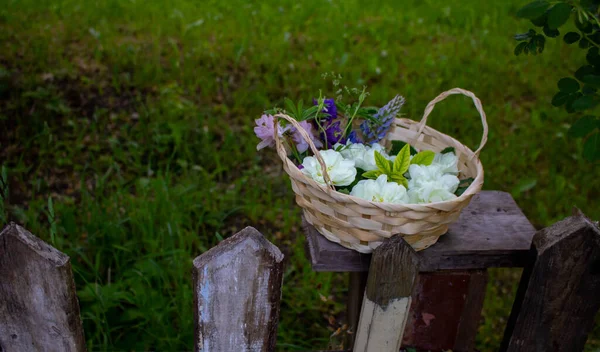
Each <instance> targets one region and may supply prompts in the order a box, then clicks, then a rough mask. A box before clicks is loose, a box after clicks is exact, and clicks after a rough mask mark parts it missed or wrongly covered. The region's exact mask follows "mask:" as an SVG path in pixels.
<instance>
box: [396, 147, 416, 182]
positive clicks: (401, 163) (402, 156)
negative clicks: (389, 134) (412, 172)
mask: <svg viewBox="0 0 600 352" xmlns="http://www.w3.org/2000/svg"><path fill="white" fill-rule="evenodd" d="M415 157H416V156H415ZM409 166H410V145H408V144H407V145H405V146H404V147H403V148H402V150H400V152H399V153H398V155H396V160H394V167H393V171H394V173H400V175H402V174H404V173H405V172H406V171H408V167H409Z"/></svg>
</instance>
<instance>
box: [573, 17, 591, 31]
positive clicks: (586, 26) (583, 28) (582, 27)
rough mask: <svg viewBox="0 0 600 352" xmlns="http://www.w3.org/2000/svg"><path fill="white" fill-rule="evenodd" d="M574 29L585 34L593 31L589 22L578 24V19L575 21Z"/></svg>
mask: <svg viewBox="0 0 600 352" xmlns="http://www.w3.org/2000/svg"><path fill="white" fill-rule="evenodd" d="M575 27H577V29H579V30H580V31H581V32H583V33H585V34H590V33H592V30H593V27H592V24H591V23H590V22H588V21H585V22H579V19H577V20H575Z"/></svg>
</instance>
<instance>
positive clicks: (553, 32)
mask: <svg viewBox="0 0 600 352" xmlns="http://www.w3.org/2000/svg"><path fill="white" fill-rule="evenodd" d="M543 31H544V34H545V35H546V37H548V38H556V37H558V36H559V35H560V31H559V30H558V29H556V28H550V27H548V26H544V29H543Z"/></svg>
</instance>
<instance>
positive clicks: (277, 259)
mask: <svg viewBox="0 0 600 352" xmlns="http://www.w3.org/2000/svg"><path fill="white" fill-rule="evenodd" d="M193 279H194V322H195V332H194V333H195V346H194V348H195V350H196V351H202V352H221V351H222V352H230V351H239V352H243V351H253V352H254V351H257V352H258V351H274V350H275V340H276V337H277V324H278V322H279V302H280V300H281V285H282V282H283V254H282V253H281V251H279V249H278V248H277V247H275V246H274V245H273V244H271V243H270V242H269V241H267V240H266V239H265V238H264V237H263V236H262V234H261V233H260V232H258V231H257V230H255V229H254V228H252V227H247V228H245V229H243V230H242V231H240V232H238V233H237V234H235V235H233V236H232V237H230V238H228V239H226V240H224V241H223V242H221V243H220V244H219V245H218V246H216V247H214V248H212V249H210V250H209V251H207V252H205V253H204V254H202V255H200V256H199V257H197V258H196V259H195V260H194V269H193Z"/></svg>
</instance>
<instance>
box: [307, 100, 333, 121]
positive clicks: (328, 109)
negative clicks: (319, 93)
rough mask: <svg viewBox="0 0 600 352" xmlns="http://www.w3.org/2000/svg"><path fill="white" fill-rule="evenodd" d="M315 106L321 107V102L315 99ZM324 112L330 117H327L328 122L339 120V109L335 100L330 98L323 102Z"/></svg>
mask: <svg viewBox="0 0 600 352" xmlns="http://www.w3.org/2000/svg"><path fill="white" fill-rule="evenodd" d="M313 104H314V105H319V101H318V100H317V99H313ZM323 105H324V108H323V112H325V113H327V114H328V115H329V116H328V117H327V121H331V120H335V119H336V118H337V107H336V106H335V99H333V98H329V99H324V100H323Z"/></svg>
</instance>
